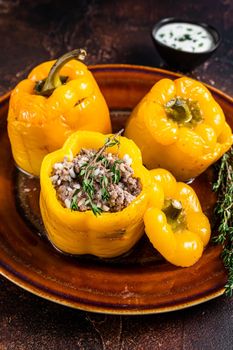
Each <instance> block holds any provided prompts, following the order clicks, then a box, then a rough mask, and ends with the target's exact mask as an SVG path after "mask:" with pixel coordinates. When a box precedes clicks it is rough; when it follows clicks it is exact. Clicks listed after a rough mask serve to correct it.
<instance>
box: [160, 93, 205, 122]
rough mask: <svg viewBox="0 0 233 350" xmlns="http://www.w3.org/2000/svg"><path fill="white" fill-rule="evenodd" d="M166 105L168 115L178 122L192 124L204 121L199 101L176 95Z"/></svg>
mask: <svg viewBox="0 0 233 350" xmlns="http://www.w3.org/2000/svg"><path fill="white" fill-rule="evenodd" d="M164 107H165V111H166V114H167V116H168V117H169V118H171V119H173V120H174V121H176V122H177V123H178V124H184V125H192V124H198V123H200V122H201V121H202V116H201V112H200V108H199V106H198V103H197V101H191V100H190V99H184V98H181V97H176V98H173V99H172V100H170V101H168V102H167V103H166V104H165V106H164Z"/></svg>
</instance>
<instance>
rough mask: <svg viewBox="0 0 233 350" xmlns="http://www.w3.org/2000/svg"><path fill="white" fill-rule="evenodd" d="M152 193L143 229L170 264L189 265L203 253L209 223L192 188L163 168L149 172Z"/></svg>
mask: <svg viewBox="0 0 233 350" xmlns="http://www.w3.org/2000/svg"><path fill="white" fill-rule="evenodd" d="M150 173H151V176H152V184H153V185H152V192H151V197H150V202H149V205H148V209H147V211H146V212H145V215H144V223H145V232H146V234H147V236H148V237H149V239H150V241H151V243H152V244H153V246H154V248H156V249H157V250H158V252H159V253H160V254H161V255H162V256H163V257H164V258H165V259H166V260H167V261H169V262H170V263H172V264H174V265H177V266H182V267H188V266H191V265H193V264H195V263H196V262H197V261H198V260H199V258H200V257H201V256H202V253H203V249H204V247H205V246H206V245H207V243H208V241H209V239H210V224H209V220H208V218H207V217H206V216H205V214H204V213H203V212H202V209H201V205H200V203H199V200H198V197H197V195H196V194H195V192H194V190H193V189H192V188H191V187H190V186H189V185H187V184H185V183H182V182H176V180H175V178H174V176H173V175H172V174H171V173H170V172H168V171H167V170H164V169H155V170H151V171H150Z"/></svg>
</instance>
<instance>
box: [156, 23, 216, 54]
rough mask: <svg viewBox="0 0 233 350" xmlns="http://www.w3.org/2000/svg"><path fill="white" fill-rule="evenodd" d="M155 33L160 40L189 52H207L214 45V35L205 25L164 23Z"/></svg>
mask: <svg viewBox="0 0 233 350" xmlns="http://www.w3.org/2000/svg"><path fill="white" fill-rule="evenodd" d="M153 35H154V37H155V38H156V39H157V40H158V41H159V42H161V43H163V44H165V45H167V46H169V47H172V48H174V49H176V50H181V51H187V52H205V51H208V50H209V49H211V48H212V47H213V45H214V40H213V37H212V35H211V34H210V33H209V32H208V31H207V30H206V29H205V28H204V27H202V26H199V25H196V24H190V23H183V22H180V23H179V22H177V23H168V24H164V25H163V26H162V27H160V28H159V29H158V31H154V32H153Z"/></svg>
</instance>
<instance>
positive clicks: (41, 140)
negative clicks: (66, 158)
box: [8, 49, 111, 175]
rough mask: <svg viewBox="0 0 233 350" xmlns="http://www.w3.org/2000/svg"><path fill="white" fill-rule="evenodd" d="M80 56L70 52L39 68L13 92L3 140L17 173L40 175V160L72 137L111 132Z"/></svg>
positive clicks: (101, 99)
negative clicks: (6, 141)
mask: <svg viewBox="0 0 233 350" xmlns="http://www.w3.org/2000/svg"><path fill="white" fill-rule="evenodd" d="M85 55H86V52H85V51H84V50H81V49H80V50H74V51H72V52H70V53H67V54H65V55H63V56H62V57H60V58H59V59H58V60H57V61H56V62H55V61H49V62H44V63H42V64H40V65H39V66H37V67H35V68H34V69H33V70H32V71H31V73H30V74H29V76H28V78H27V79H25V80H23V81H21V82H20V83H19V84H18V85H17V86H16V87H15V89H14V90H13V92H12V94H11V98H10V105H9V114H8V134H9V138H10V142H11V147H12V153H13V157H14V160H15V162H16V164H17V165H18V167H19V168H21V169H22V170H24V171H26V172H28V173H30V174H33V175H39V173H40V166H41V162H42V160H43V158H44V156H45V155H46V154H47V153H49V152H52V151H54V150H56V149H58V148H60V147H61V146H62V145H63V143H64V141H65V140H66V139H67V138H68V137H69V136H70V135H71V134H72V133H73V132H74V131H77V130H93V131H99V132H103V133H109V132H111V122H110V117H109V110H108V107H107V104H106V102H105V100H104V97H103V95H102V94H101V92H100V90H99V87H98V85H97V83H96V81H95V79H94V77H93V75H92V74H91V72H90V71H89V70H88V69H87V67H86V65H84V64H83V63H82V62H81V60H83V59H84V57H85ZM75 59H78V60H79V61H78V60H75Z"/></svg>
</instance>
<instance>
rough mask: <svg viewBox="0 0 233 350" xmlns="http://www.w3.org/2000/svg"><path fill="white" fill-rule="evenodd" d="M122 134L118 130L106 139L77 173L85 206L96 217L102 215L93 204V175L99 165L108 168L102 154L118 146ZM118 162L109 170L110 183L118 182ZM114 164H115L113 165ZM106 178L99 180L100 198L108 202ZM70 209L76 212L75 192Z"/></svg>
mask: <svg viewBox="0 0 233 350" xmlns="http://www.w3.org/2000/svg"><path fill="white" fill-rule="evenodd" d="M122 132H123V129H122V130H120V131H119V132H118V133H117V134H114V135H112V136H110V137H108V138H107V139H106V141H105V143H104V145H103V146H102V147H101V148H100V149H99V150H97V152H96V153H95V154H94V156H93V158H92V160H91V161H90V162H89V163H84V164H83V165H82V167H81V170H80V172H79V174H78V175H79V177H81V178H82V190H83V192H84V193H86V196H87V198H88V199H87V201H86V202H85V203H86V204H89V205H90V207H91V210H92V212H93V213H94V214H95V215H96V216H97V215H100V214H101V213H102V211H103V210H102V209H101V208H100V207H99V206H98V205H96V204H95V203H94V202H93V198H94V194H95V188H94V176H95V175H94V173H95V170H96V169H98V166H99V165H100V164H101V165H103V166H104V167H105V168H107V167H108V165H109V164H108V160H107V158H106V157H105V156H104V152H105V150H106V149H107V148H109V147H113V146H116V145H117V146H118V147H119V146H120V141H119V138H118V137H119V136H120V135H121V133H122ZM117 162H118V161H115V162H114V166H113V167H112V168H111V172H112V173H113V175H112V181H113V182H114V183H118V182H119V181H120V177H121V174H120V170H119V169H117V167H116V164H117ZM120 162H121V161H120V160H119V162H118V163H120ZM115 163H116V164H115ZM108 182H109V180H108V178H107V176H106V175H102V177H101V179H100V185H101V189H100V190H101V197H102V200H104V201H105V200H108V199H109V198H110V194H109V192H108V189H107V187H108ZM70 208H71V209H72V210H78V206H77V193H76V192H75V193H74V195H73V197H72V199H71V206H70Z"/></svg>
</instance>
